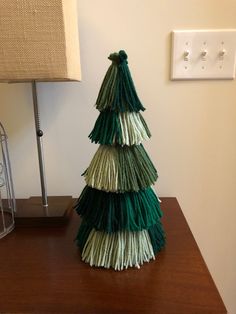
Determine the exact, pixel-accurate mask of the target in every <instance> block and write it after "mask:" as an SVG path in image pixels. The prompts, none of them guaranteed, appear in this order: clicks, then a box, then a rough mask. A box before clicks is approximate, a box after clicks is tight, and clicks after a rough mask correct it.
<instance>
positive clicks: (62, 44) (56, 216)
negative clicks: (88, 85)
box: [0, 0, 81, 226]
mask: <svg viewBox="0 0 236 314" xmlns="http://www.w3.org/2000/svg"><path fill="white" fill-rule="evenodd" d="M80 80H81V69H80V52H79V34H78V22H77V0H0V82H11V83H12V82H14V83H18V82H19V83H20V82H31V83H32V96H33V104H34V118H35V129H36V139H37V148H38V158H39V170H40V182H41V192H42V198H39V197H31V198H30V199H29V200H27V202H23V203H22V202H21V203H20V205H19V203H18V210H17V213H16V217H15V218H16V219H15V221H16V224H17V222H19V223H20V224H21V223H22V224H24V223H26V224H28V223H27V221H29V222H30V224H31V225H32V224H39V225H40V226H41V225H45V224H46V225H48V224H49V223H50V221H53V222H55V223H56V224H59V225H60V224H61V223H62V222H63V221H65V218H66V214H67V213H68V208H69V207H68V206H69V205H68V204H71V201H72V197H71V196H61V197H60V196H58V197H54V196H50V197H48V196H47V188H46V178H45V169H44V158H43V147H42V137H43V131H42V130H41V128H40V116H39V109H38V99H37V82H50V81H51V82H52V81H80ZM22 204H23V205H24V206H21V205H22ZM70 207H71V206H70ZM28 218H29V219H28ZM50 218H52V219H50Z"/></svg>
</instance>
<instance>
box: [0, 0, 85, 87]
mask: <svg viewBox="0 0 236 314" xmlns="http://www.w3.org/2000/svg"><path fill="white" fill-rule="evenodd" d="M78 36H79V35H78V24H77V1H76V0H1V1H0V81H7V82H9V81H19V82H20V81H32V80H35V81H70V80H76V81H79V80H80V79H81V71H80V55H79V37H78Z"/></svg>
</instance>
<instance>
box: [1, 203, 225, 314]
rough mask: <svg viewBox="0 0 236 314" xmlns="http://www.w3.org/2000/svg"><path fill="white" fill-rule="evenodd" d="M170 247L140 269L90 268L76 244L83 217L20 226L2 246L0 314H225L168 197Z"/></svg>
mask: <svg viewBox="0 0 236 314" xmlns="http://www.w3.org/2000/svg"><path fill="white" fill-rule="evenodd" d="M162 200H163V203H162V210H163V212H164V218H163V223H164V227H165V230H166V234H167V246H166V249H165V250H163V251H162V252H161V253H160V254H159V256H158V258H157V259H156V260H155V261H153V262H150V263H149V264H145V265H144V266H143V267H142V268H141V269H140V270H137V269H129V270H126V271H123V272H115V271H113V270H104V269H95V268H90V267H89V266H88V265H87V264H84V263H83V262H81V260H80V254H79V252H78V250H77V248H76V246H75V243H74V242H73V239H74V237H75V235H76V232H77V229H78V225H79V218H78V217H77V215H73V217H72V219H71V221H70V223H69V225H67V226H66V227H59V228H41V229H40V228H18V229H16V230H15V231H14V232H13V233H11V234H10V235H8V236H7V237H6V238H4V239H3V240H1V241H0V313H58V314H59V313H81V314H86V313H89V314H96V313H101V314H106V313H109V314H116V313H147V314H154V313H160V314H169V313H176V314H191V313H194V314H198V313H199V314H204V313H207V314H210V313H214V314H215V313H226V309H225V307H224V304H223V302H222V300H221V298H220V296H219V293H218V292H217V289H216V287H215V285H214V283H213V280H212V278H211V276H210V274H209V272H208V270H207V267H206V265H205V263H204V261H203V259H202V256H201V254H200V252H199V249H198V247H197V245H196V242H195V240H194V238H193V236H192V233H191V231H190V230H189V227H188V225H187V223H186V220H185V218H184V216H183V214H182V212H181V209H180V207H179V205H178V203H177V200H176V199H175V198H163V199H162Z"/></svg>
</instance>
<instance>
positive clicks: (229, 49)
mask: <svg viewBox="0 0 236 314" xmlns="http://www.w3.org/2000/svg"><path fill="white" fill-rule="evenodd" d="M235 56H236V30H235V29H223V30H187V31H185V30H176V31H173V32H172V64H171V79H172V80H191V79H234V78H235Z"/></svg>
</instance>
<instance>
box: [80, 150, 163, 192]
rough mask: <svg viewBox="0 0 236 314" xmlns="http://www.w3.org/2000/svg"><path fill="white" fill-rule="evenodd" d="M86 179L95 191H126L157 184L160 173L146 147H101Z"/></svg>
mask: <svg viewBox="0 0 236 314" xmlns="http://www.w3.org/2000/svg"><path fill="white" fill-rule="evenodd" d="M84 176H85V181H86V183H87V185H88V186H90V187H93V188H95V189H98V190H104V191H107V192H126V191H139V190H140V189H145V188H147V187H148V186H151V185H153V184H154V183H155V182H156V180H157V171H156V169H155V167H154V165H153V163H152V162H151V160H150V158H149V156H148V154H147V152H146V151H145V149H144V148H143V146H142V145H134V146H123V147H121V146H108V145H101V146H100V147H99V148H98V150H97V152H96V153H95V155H94V157H93V159H92V161H91V163H90V165H89V167H88V169H87V170H86V171H85V173H84Z"/></svg>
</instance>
